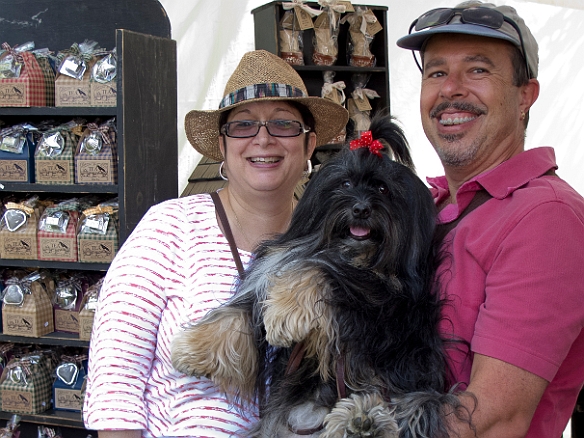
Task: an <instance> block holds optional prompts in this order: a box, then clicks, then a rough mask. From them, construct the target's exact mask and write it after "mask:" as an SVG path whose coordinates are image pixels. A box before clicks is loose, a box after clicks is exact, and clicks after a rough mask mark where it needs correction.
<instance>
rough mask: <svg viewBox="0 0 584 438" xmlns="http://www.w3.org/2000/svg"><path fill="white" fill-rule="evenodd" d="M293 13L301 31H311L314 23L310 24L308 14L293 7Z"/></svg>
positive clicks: (310, 19) (297, 7)
mask: <svg viewBox="0 0 584 438" xmlns="http://www.w3.org/2000/svg"><path fill="white" fill-rule="evenodd" d="M294 13H295V14H296V20H297V21H298V25H299V26H300V29H301V30H306V29H312V28H313V27H314V23H313V22H312V17H311V16H310V14H309V13H308V12H306V11H305V10H304V9H302V8H301V7H299V6H295V7H294Z"/></svg>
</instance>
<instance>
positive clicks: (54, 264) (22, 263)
mask: <svg viewBox="0 0 584 438" xmlns="http://www.w3.org/2000/svg"><path fill="white" fill-rule="evenodd" d="M0 267H13V268H45V269H72V270H77V271H107V270H108V268H109V263H81V262H60V261H48V260H20V259H0Z"/></svg>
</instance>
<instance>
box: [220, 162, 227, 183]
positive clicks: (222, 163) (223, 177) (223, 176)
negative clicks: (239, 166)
mask: <svg viewBox="0 0 584 438" xmlns="http://www.w3.org/2000/svg"><path fill="white" fill-rule="evenodd" d="M224 164H225V161H221V164H220V165H219V176H220V177H221V179H222V180H223V181H229V178H227V177H226V176H225V175H223V165H224Z"/></svg>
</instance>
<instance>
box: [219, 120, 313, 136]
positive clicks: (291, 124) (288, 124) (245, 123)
mask: <svg viewBox="0 0 584 438" xmlns="http://www.w3.org/2000/svg"><path fill="white" fill-rule="evenodd" d="M262 126H265V127H266V129H267V130H268V134H270V135H271V136H272V137H298V136H299V135H300V134H305V133H307V132H310V129H308V128H306V127H305V126H304V125H303V124H302V123H300V122H299V121H297V120H266V121H265V122H262V121H259V120H236V121H234V122H228V123H226V124H224V125H223V126H222V127H221V133H222V134H225V135H226V136H227V137H233V138H249V137H255V136H256V135H258V132H260V128H261V127H262Z"/></svg>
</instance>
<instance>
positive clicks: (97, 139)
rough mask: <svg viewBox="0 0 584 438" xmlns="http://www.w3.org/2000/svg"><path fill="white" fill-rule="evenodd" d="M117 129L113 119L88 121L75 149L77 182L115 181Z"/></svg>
mask: <svg viewBox="0 0 584 438" xmlns="http://www.w3.org/2000/svg"><path fill="white" fill-rule="evenodd" d="M116 141H117V131H116V124H115V119H110V120H108V121H106V122H105V123H103V124H97V123H88V124H87V126H86V129H85V130H84V132H83V134H82V135H81V138H80V140H79V143H78V145H77V149H76V151H75V182H76V183H77V184H115V183H116V182H117V163H118V160H117V155H116Z"/></svg>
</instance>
